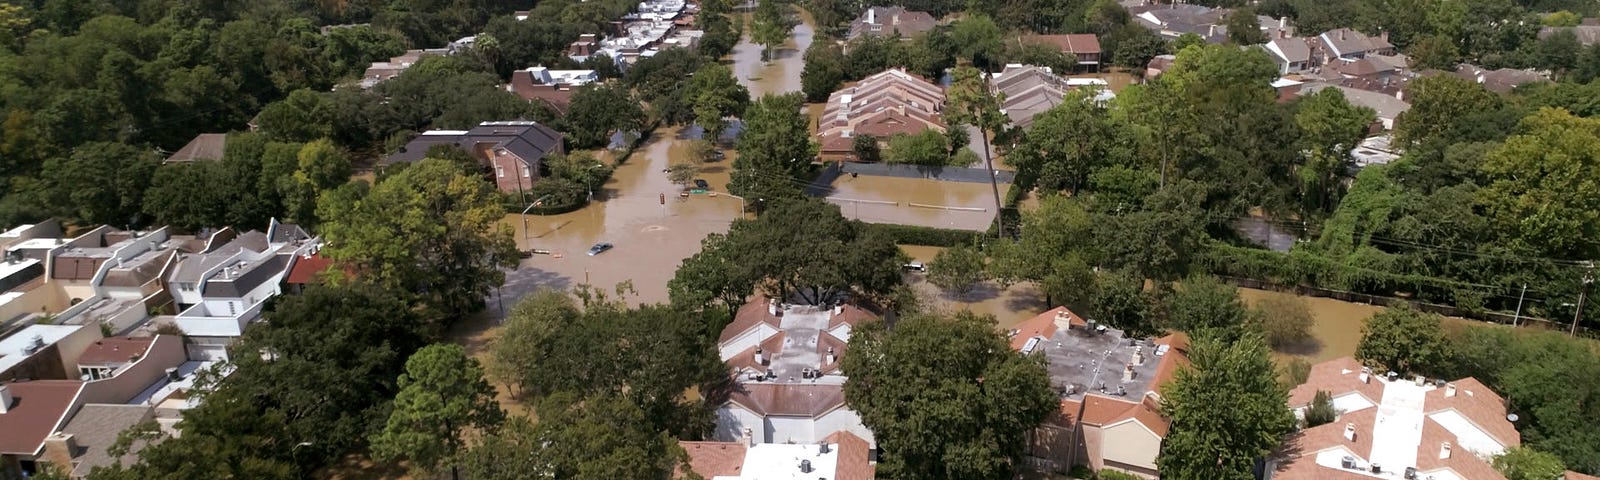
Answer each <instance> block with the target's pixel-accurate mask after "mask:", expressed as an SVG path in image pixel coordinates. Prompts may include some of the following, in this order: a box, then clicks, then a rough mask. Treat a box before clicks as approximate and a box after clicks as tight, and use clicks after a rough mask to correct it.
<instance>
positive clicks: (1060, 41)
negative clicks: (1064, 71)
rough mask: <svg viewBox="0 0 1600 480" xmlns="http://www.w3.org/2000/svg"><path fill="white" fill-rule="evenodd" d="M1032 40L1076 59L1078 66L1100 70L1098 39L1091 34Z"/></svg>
mask: <svg viewBox="0 0 1600 480" xmlns="http://www.w3.org/2000/svg"><path fill="white" fill-rule="evenodd" d="M1033 38H1034V40H1035V41H1037V42H1039V43H1042V44H1045V45H1049V46H1051V47H1055V48H1056V49H1057V50H1060V51H1061V53H1063V54H1066V55H1067V56H1069V57H1072V58H1075V59H1077V60H1076V61H1077V64H1078V65H1080V66H1086V67H1089V68H1091V69H1094V70H1097V71H1098V70H1099V69H1100V39H1099V38H1098V37H1095V36H1094V35H1093V34H1088V33H1079V34H1068V35H1035V36H1034V37H1033Z"/></svg>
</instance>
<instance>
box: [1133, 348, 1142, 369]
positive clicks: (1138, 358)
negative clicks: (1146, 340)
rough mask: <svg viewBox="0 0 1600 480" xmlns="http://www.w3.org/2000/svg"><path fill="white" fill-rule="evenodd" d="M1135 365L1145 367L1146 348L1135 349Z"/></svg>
mask: <svg viewBox="0 0 1600 480" xmlns="http://www.w3.org/2000/svg"><path fill="white" fill-rule="evenodd" d="M1133 364H1134V365H1140V366H1142V365H1144V347H1142V346H1136V347H1133Z"/></svg>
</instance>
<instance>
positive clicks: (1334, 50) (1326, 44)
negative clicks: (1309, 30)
mask: <svg viewBox="0 0 1600 480" xmlns="http://www.w3.org/2000/svg"><path fill="white" fill-rule="evenodd" d="M1311 45H1312V49H1313V51H1312V56H1313V57H1315V58H1318V59H1319V61H1320V63H1324V64H1325V63H1329V62H1332V61H1333V60H1334V59H1339V58H1342V59H1346V60H1358V59H1361V58H1363V57H1366V56H1367V55H1394V53H1395V49H1394V45H1393V44H1391V43H1389V32H1382V33H1379V34H1378V36H1376V37H1371V36H1367V35H1366V34H1363V33H1361V32H1357V31H1355V30H1351V29H1348V28H1336V29H1333V30H1329V31H1326V32H1323V33H1322V35H1318V36H1317V42H1315V43H1312V44H1311Z"/></svg>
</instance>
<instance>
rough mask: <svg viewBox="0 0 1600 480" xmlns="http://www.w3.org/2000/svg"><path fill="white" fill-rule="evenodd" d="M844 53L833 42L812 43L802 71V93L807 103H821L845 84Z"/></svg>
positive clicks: (807, 50)
mask: <svg viewBox="0 0 1600 480" xmlns="http://www.w3.org/2000/svg"><path fill="white" fill-rule="evenodd" d="M844 63H845V56H844V51H843V50H841V49H840V48H839V45H837V44H835V43H833V42H812V43H811V47H809V48H807V49H806V55H805V69H804V70H801V71H800V91H801V92H804V93H805V94H806V101H808V102H814V103H821V102H825V101H827V100H828V95H829V94H832V93H833V91H834V90H838V89H839V85H842V84H844V79H845V70H844V67H845V65H844Z"/></svg>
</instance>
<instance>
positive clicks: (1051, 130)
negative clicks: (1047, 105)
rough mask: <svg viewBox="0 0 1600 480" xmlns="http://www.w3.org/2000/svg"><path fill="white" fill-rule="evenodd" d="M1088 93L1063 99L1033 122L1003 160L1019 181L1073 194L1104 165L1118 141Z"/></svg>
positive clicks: (1103, 113) (1102, 112)
mask: <svg viewBox="0 0 1600 480" xmlns="http://www.w3.org/2000/svg"><path fill="white" fill-rule="evenodd" d="M1087 92H1088V91H1087V90H1085V91H1084V93H1078V94H1073V95H1069V96H1067V98H1064V99H1062V102H1061V104H1060V105H1057V106H1055V107H1053V108H1051V109H1049V110H1046V111H1045V112H1044V113H1041V114H1039V115H1038V116H1037V117H1034V119H1033V125H1031V126H1029V127H1028V131H1027V135H1026V136H1025V137H1023V139H1022V142H1021V143H1020V144H1019V145H1018V146H1017V148H1015V149H1013V150H1012V151H1011V153H1010V154H1009V155H1007V156H1006V162H1007V163H1010V164H1011V165H1012V166H1014V167H1016V168H1017V173H1018V175H1019V176H1023V177H1025V178H1028V179H1036V180H1031V181H1033V182H1034V184H1035V185H1036V186H1038V187H1039V188H1041V189H1046V190H1068V191H1070V192H1072V193H1073V194H1077V192H1078V189H1079V188H1080V187H1082V186H1083V184H1084V183H1085V182H1086V181H1087V180H1088V178H1089V173H1090V172H1092V171H1094V170H1095V169H1096V168H1097V167H1099V166H1100V165H1102V164H1103V163H1105V162H1107V161H1108V160H1110V159H1109V158H1108V157H1109V156H1111V154H1112V148H1113V146H1114V145H1115V143H1116V142H1117V141H1118V138H1117V137H1118V134H1117V129H1116V128H1115V127H1114V126H1113V124H1112V122H1111V120H1110V119H1109V118H1108V116H1107V115H1106V110H1105V109H1104V108H1102V107H1100V106H1098V105H1095V103H1094V102H1093V101H1092V100H1091V99H1090V97H1089V96H1088V93H1087Z"/></svg>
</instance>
